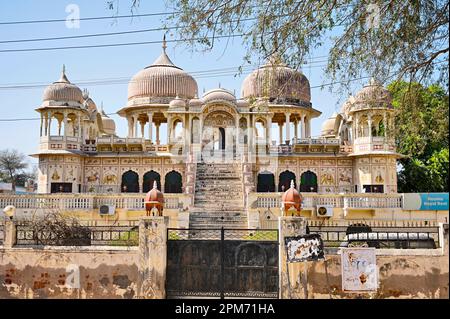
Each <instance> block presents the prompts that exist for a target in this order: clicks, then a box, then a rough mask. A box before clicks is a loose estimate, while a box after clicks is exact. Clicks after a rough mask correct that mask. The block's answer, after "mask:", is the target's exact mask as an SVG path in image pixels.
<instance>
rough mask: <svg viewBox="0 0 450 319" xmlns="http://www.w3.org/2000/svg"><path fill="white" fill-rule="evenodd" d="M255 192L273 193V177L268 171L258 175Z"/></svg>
mask: <svg viewBox="0 0 450 319" xmlns="http://www.w3.org/2000/svg"><path fill="white" fill-rule="evenodd" d="M256 191H257V192H258V193H264V192H275V176H274V175H273V174H272V173H271V172H268V171H264V172H261V173H259V174H258V182H257V184H256Z"/></svg>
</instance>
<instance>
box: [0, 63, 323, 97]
mask: <svg viewBox="0 0 450 319" xmlns="http://www.w3.org/2000/svg"><path fill="white" fill-rule="evenodd" d="M324 57H327V56H317V57H316V58H324ZM326 61H327V60H318V61H312V62H309V63H308V64H306V68H309V67H312V68H317V67H324V66H325V65H323V64H320V65H316V63H323V62H326ZM310 64H313V65H310ZM257 67H258V65H248V66H243V67H242V69H241V71H242V73H241V74H242V75H245V74H248V73H249V72H247V71H253V70H254V69H256V68H257ZM187 73H189V74H190V75H192V76H195V78H212V77H216V76H227V75H236V74H238V73H239V67H238V66H234V67H227V68H218V69H210V70H200V71H191V72H189V71H187ZM72 82H73V83H76V84H77V85H80V86H82V85H108V84H123V83H130V76H123V77H114V78H103V79H92V80H79V81H72ZM49 84H50V83H48V82H37V83H36V82H35V83H19V84H14V83H11V84H6V83H5V84H1V85H0V90H16V89H36V88H45V87H47V86H48V85H49Z"/></svg>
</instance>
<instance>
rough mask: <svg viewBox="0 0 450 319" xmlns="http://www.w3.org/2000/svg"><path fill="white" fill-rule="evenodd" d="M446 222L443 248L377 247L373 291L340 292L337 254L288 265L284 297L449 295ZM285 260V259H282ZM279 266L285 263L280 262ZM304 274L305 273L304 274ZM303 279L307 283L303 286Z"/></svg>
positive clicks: (445, 296) (337, 297)
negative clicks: (375, 279)
mask: <svg viewBox="0 0 450 319" xmlns="http://www.w3.org/2000/svg"><path fill="white" fill-rule="evenodd" d="M448 236H449V234H448V224H447V226H446V227H444V248H443V249H408V250H406V249H404V250H400V249H387V250H386V249H385V250H377V266H378V270H379V277H378V278H379V289H378V291H377V292H376V293H375V292H374V293H365V294H355V293H344V292H343V291H342V278H341V256H340V255H337V254H336V253H333V254H326V255H325V260H324V261H316V262H308V263H307V264H305V263H301V264H300V263H297V264H290V265H289V266H288V267H289V285H288V287H290V289H289V288H288V287H286V288H285V290H286V295H287V298H294V299H295V298H309V299H322V298H326V299H329V298H336V299H341V298H444V299H448V298H449V258H448V257H449V255H448ZM284 263H285V262H284ZM282 267H283V268H285V267H286V264H284V265H282ZM305 274H306V276H305ZM305 280H307V282H308V284H307V286H305Z"/></svg>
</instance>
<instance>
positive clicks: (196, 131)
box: [191, 117, 200, 144]
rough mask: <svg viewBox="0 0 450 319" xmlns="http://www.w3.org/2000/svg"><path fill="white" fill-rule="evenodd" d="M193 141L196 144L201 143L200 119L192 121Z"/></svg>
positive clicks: (196, 118) (195, 118)
mask: <svg viewBox="0 0 450 319" xmlns="http://www.w3.org/2000/svg"><path fill="white" fill-rule="evenodd" d="M191 141H192V143H194V144H197V143H200V120H199V119H198V117H194V118H193V119H192V129H191Z"/></svg>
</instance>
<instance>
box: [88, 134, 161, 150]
mask: <svg viewBox="0 0 450 319" xmlns="http://www.w3.org/2000/svg"><path fill="white" fill-rule="evenodd" d="M97 144H98V145H99V146H110V147H111V148H112V147H113V146H119V147H120V146H122V147H123V146H126V147H130V148H136V147H138V148H139V149H142V150H143V151H145V152H167V151H168V150H169V148H168V146H167V145H157V144H154V143H152V142H150V140H146V139H144V138H140V137H137V138H136V137H115V136H107V137H99V138H97Z"/></svg>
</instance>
